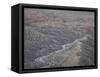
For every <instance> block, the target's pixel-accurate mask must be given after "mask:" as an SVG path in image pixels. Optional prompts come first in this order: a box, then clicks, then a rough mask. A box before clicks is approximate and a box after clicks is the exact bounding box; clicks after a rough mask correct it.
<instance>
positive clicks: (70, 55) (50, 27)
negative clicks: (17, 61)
mask: <svg viewBox="0 0 100 77" xmlns="http://www.w3.org/2000/svg"><path fill="white" fill-rule="evenodd" d="M94 45H95V42H94V13H93V12H80V11H67V10H65V11H64V10H61V11H60V10H47V9H29V8H25V9H24V68H25V69H38V68H52V67H69V66H87V65H94V52H95V51H94Z"/></svg>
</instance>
